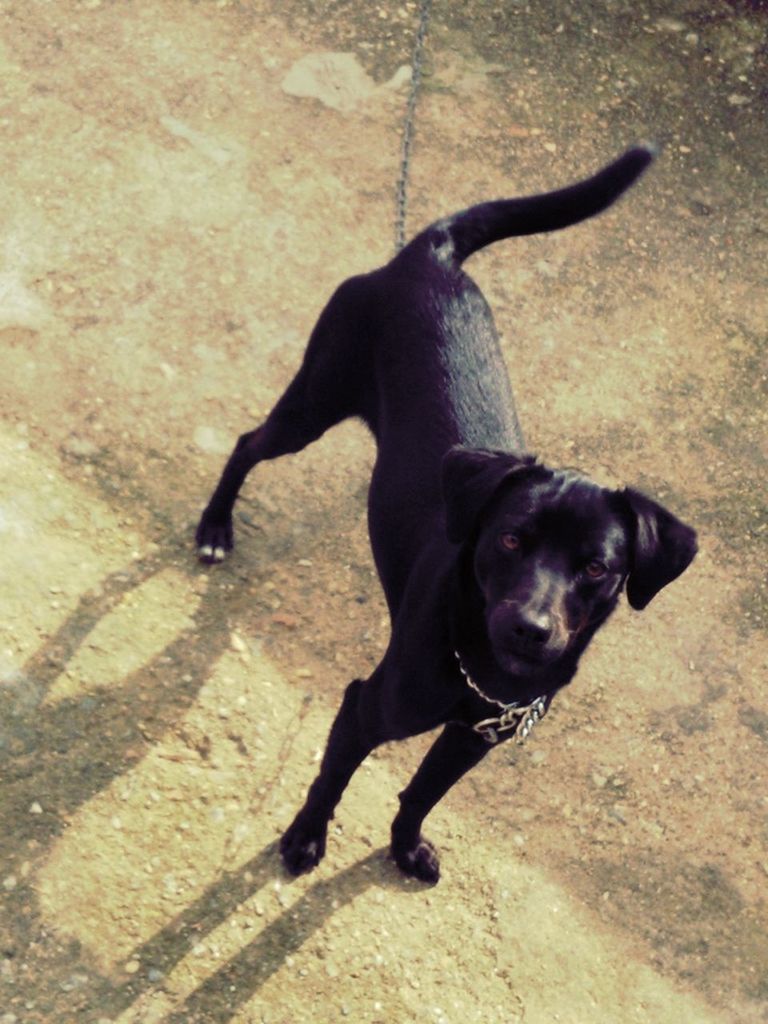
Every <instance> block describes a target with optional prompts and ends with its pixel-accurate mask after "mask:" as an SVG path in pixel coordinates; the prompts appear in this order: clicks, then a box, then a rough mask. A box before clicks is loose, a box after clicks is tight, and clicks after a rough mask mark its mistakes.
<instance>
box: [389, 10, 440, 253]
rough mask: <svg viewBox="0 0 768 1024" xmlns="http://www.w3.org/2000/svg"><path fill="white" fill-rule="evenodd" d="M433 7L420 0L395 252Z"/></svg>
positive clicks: (400, 241) (399, 240) (401, 231)
mask: <svg viewBox="0 0 768 1024" xmlns="http://www.w3.org/2000/svg"><path fill="white" fill-rule="evenodd" d="M431 7H432V0H421V4H420V7H419V27H418V30H417V32H416V40H415V42H414V44H413V58H412V60H411V89H410V92H409V94H408V104H407V106H406V110H405V122H404V124H403V141H402V146H401V150H400V153H401V158H400V177H399V178H398V182H397V214H396V219H395V252H400V250H401V249H402V248H403V246H404V245H405V215H406V211H407V208H408V177H409V175H410V170H411V144H412V142H413V133H414V122H415V119H416V103H417V101H418V97H419V88H420V86H421V72H422V68H423V66H424V40H425V39H426V35H427V26H428V25H429V14H430V9H431Z"/></svg>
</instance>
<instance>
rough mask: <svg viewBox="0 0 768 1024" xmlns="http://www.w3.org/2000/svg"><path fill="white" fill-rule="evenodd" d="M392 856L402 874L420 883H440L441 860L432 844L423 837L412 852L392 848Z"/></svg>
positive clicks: (420, 837)
mask: <svg viewBox="0 0 768 1024" xmlns="http://www.w3.org/2000/svg"><path fill="white" fill-rule="evenodd" d="M392 856H393V857H394V860H395V863H396V864H397V866H398V867H399V868H400V870H401V871H402V872H404V873H405V874H406V875H410V876H411V877H412V878H418V880H419V881H420V882H428V883H429V884H430V885H436V884H437V882H439V881H440V858H439V857H438V856H437V850H435V848H434V846H433V845H432V843H430V842H429V840H428V839H425V838H424V837H423V836H419V839H418V842H417V843H416V845H415V846H414V847H413V848H412V849H410V850H401V849H395V848H394V847H393V848H392Z"/></svg>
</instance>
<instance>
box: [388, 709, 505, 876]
mask: <svg viewBox="0 0 768 1024" xmlns="http://www.w3.org/2000/svg"><path fill="white" fill-rule="evenodd" d="M490 749H491V748H490V746H489V744H488V743H487V742H486V741H485V740H484V739H483V737H482V736H480V735H479V734H478V733H476V732H474V731H473V730H472V729H470V728H469V727H468V726H466V725H461V724H459V723H457V722H449V723H448V725H446V727H445V729H443V731H442V732H441V734H440V735H439V736H438V738H437V739H436V740H435V742H434V743H433V744H432V746H431V747H430V749H429V751H428V752H427V756H426V757H425V758H424V760H423V761H422V762H421V765H420V766H419V769H418V771H417V772H416V774H415V775H414V777H413V778H412V779H411V781H410V783H409V784H408V785H407V786H406V788H405V789H404V790H403V792H402V793H401V794H400V810H399V811H398V813H397V816H396V817H395V820H394V821H393V822H392V857H393V858H394V860H395V862H396V864H397V866H398V867H399V868H400V870H401V871H404V872H405V873H406V874H407V875H413V876H414V878H418V879H420V880H421V881H422V882H431V883H433V884H434V883H435V882H437V881H438V880H439V878H440V861H439V859H438V856H437V853H436V851H435V848H434V847H433V846H432V844H431V843H430V842H429V841H428V840H426V839H425V838H424V837H423V836H422V834H421V825H422V822H423V821H424V819H425V818H426V816H427V815H428V814H429V812H430V811H431V810H432V808H433V807H434V806H435V804H436V803H437V802H438V801H439V800H440V799H441V798H442V797H443V796H445V794H446V793H447V792H448V790H449V789H450V788H451V786H453V785H454V784H455V783H456V782H458V781H459V779H460V778H461V777H462V775H464V774H465V773H466V772H468V771H469V769H470V768H473V767H474V766H475V765H476V764H477V763H478V762H479V761H482V759H483V758H484V757H485V755H486V754H487V753H488V751H489V750H490Z"/></svg>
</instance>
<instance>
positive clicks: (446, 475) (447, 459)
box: [443, 446, 536, 544]
mask: <svg viewBox="0 0 768 1024" xmlns="http://www.w3.org/2000/svg"><path fill="white" fill-rule="evenodd" d="M535 463H536V459H535V456H533V455H514V454H511V453H510V452H495V451H486V450H485V449H482V448H462V447H460V446H457V447H455V448H451V449H450V450H449V451H448V452H446V454H445V456H444V458H443V500H444V501H445V517H446V531H447V533H448V540H450V541H452V542H453V543H454V544H461V543H462V542H463V541H465V540H467V538H468V537H469V536H470V535H471V534H472V532H473V530H474V527H475V523H476V522H477V518H478V516H479V515H480V513H481V512H482V510H483V509H484V508H485V507H486V505H487V504H488V502H489V501H490V500H491V498H492V497H493V496H494V494H495V493H496V492H497V491H498V489H499V487H501V485H502V484H503V483H504V482H505V481H506V480H508V479H509V478H510V477H511V476H513V475H514V474H516V473H519V472H520V471H521V470H523V469H527V468H528V467H530V466H533V465H535Z"/></svg>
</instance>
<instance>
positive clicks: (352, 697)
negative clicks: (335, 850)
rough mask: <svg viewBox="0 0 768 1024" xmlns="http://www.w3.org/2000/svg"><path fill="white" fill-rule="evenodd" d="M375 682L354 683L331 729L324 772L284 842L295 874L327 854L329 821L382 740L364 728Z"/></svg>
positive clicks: (285, 858) (286, 858)
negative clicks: (367, 696) (364, 709)
mask: <svg viewBox="0 0 768 1024" xmlns="http://www.w3.org/2000/svg"><path fill="white" fill-rule="evenodd" d="M372 686H373V680H369V681H368V682H367V683H363V681H362V680H360V679H355V680H353V681H352V682H351V683H350V684H349V686H348V687H347V689H346V692H345V694H344V700H343V701H342V704H341V707H340V708H339V711H338V714H337V715H336V718H335V720H334V723H333V725H332V726H331V732H330V735H329V737H328V744H327V746H326V749H325V754H324V755H323V760H322V762H321V764H320V772H319V773H318V776H317V778H316V779H315V781H314V782H313V783H312V785H311V786H310V788H309V793H308V794H307V799H306V801H305V803H304V806H303V807H302V809H301V810H300V811H299V813H298V814H297V815H296V817H295V818H294V820H293V822H292V823H291V825H290V826H289V827H288V829H287V830H286V832H285V834H284V835H283V838H282V839H281V840H280V853H281V855H282V858H283V863H284V864H285V866H286V868H287V869H288V871H290V873H291V874H292V875H300V874H303V873H304V872H305V871H311V870H312V868H314V867H316V866H317V865H318V864H319V863H320V861H321V860H322V858H323V855H324V854H325V838H326V834H327V832H328V822H329V821H330V820H331V818H332V817H333V812H334V809H335V807H336V804H337V803H338V802H339V800H340V799H341V795H342V793H343V792H344V789H345V788H346V785H347V783H348V782H349V780H350V779H351V777H352V775H353V773H354V771H355V769H356V768H358V767H359V765H360V764H361V763H362V762H363V761H364V760H365V758H366V757H367V756H368V754H369V753H370V752H371V750H373V748H374V747H375V746H377V745H378V743H379V740H378V739H377V738H375V736H373V735H372V734H371V733H370V732H369V731H368V730H365V729H364V728H363V720H364V718H363V715H362V714H361V705H362V704H363V699H362V698H363V690H367V689H368V688H372Z"/></svg>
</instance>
